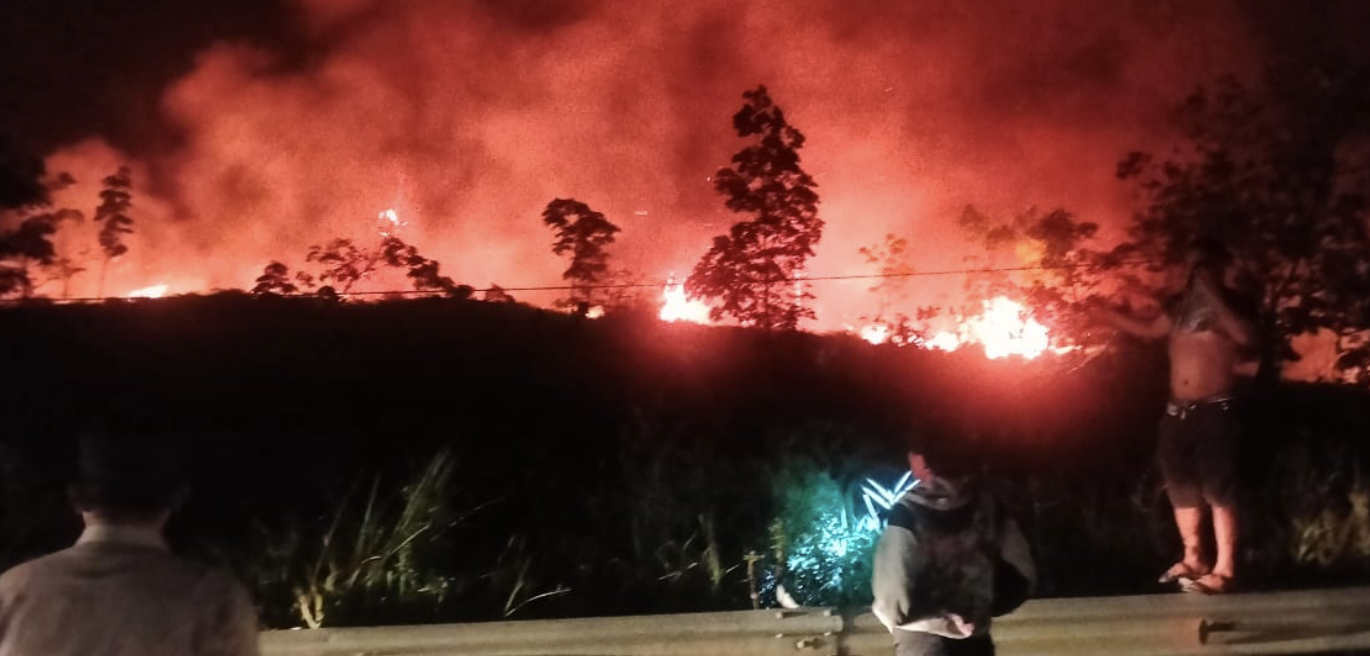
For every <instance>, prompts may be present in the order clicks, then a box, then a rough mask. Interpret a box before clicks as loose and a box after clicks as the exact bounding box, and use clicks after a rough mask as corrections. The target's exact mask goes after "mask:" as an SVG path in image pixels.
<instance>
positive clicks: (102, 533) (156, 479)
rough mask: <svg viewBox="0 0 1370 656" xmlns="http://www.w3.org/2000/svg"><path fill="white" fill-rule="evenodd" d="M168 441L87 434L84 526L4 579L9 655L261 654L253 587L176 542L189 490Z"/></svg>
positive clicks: (0, 589)
mask: <svg viewBox="0 0 1370 656" xmlns="http://www.w3.org/2000/svg"><path fill="white" fill-rule="evenodd" d="M163 445H164V444H163V443H158V442H157V441H156V440H151V439H145V438H139V437H137V436H132V435H122V436H118V437H114V436H110V435H108V434H106V435H97V436H90V437H87V438H85V439H83V440H82V441H81V443H80V445H79V448H78V451H79V453H78V456H77V463H76V467H75V476H74V477H73V478H74V480H72V482H71V484H70V487H69V490H68V492H69V496H70V499H71V503H72V506H73V507H74V508H75V510H76V511H77V512H78V513H79V514H80V515H81V519H82V521H83V522H84V525H85V530H84V531H83V532H82V533H81V536H80V538H79V539H78V540H77V541H76V544H75V545H73V546H71V547H69V548H67V549H64V550H62V551H58V552H56V553H53V554H49V555H47V556H43V557H41V558H38V559H35V560H32V561H29V562H27V563H24V564H21V565H19V566H17V567H15V568H13V569H11V570H9V571H7V572H5V573H4V574H3V575H0V656H78V655H79V656H89V655H91V654H101V655H104V656H135V655H136V656H161V655H166V656H173V655H175V656H257V654H258V644H257V643H258V635H257V632H258V626H257V617H256V611H255V610H254V608H253V606H252V603H251V600H250V598H249V596H248V593H247V590H246V588H245V587H244V586H243V585H242V584H241V583H240V582H238V581H236V580H234V579H233V578H231V577H229V576H227V575H225V574H222V573H219V572H216V571H213V570H211V569H209V568H206V567H202V566H199V565H196V564H192V563H189V562H186V561H184V560H181V559H179V558H177V557H176V556H174V555H172V554H171V553H170V551H169V549H168V547H167V544H166V541H165V540H164V538H163V529H164V527H165V525H166V523H167V520H168V519H169V518H170V517H171V515H172V513H174V512H175V511H176V510H178V509H179V507H180V506H181V503H182V501H183V499H184V498H185V494H186V488H185V485H184V484H183V483H184V482H183V477H182V476H181V474H180V470H179V468H178V467H177V466H176V464H175V462H174V459H173V458H172V457H171V456H170V454H169V453H168V451H167V450H166V449H164V448H162V446H163Z"/></svg>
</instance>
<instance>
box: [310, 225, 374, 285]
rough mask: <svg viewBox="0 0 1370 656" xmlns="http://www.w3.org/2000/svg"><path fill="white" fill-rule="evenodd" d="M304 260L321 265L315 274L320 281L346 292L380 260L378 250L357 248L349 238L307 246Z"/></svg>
mask: <svg viewBox="0 0 1370 656" xmlns="http://www.w3.org/2000/svg"><path fill="white" fill-rule="evenodd" d="M304 259H305V261H306V262H314V263H317V264H319V265H322V266H323V271H322V272H320V273H319V275H318V276H317V280H318V282H320V283H326V284H328V285H329V286H330V287H333V288H334V289H337V291H338V292H339V293H342V294H346V293H347V292H348V291H350V290H351V289H352V286H353V285H355V284H357V282H358V281H360V280H361V279H362V278H365V277H366V276H367V275H369V274H370V273H371V272H372V271H373V270H375V268H376V264H377V263H378V262H380V252H379V251H364V250H362V249H360V248H357V245H356V244H354V243H352V240H351V239H341V238H340V239H334V240H332V241H330V242H328V243H327V244H323V245H314V246H310V247H309V253H308V254H307V255H305V258H304Z"/></svg>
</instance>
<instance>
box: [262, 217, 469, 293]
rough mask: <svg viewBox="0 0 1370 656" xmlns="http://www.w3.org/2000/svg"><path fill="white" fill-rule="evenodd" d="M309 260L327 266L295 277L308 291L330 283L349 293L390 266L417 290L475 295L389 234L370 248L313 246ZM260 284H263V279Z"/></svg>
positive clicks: (342, 243)
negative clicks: (403, 275)
mask: <svg viewBox="0 0 1370 656" xmlns="http://www.w3.org/2000/svg"><path fill="white" fill-rule="evenodd" d="M305 261H306V262H313V263H317V264H320V265H323V267H324V268H323V270H322V271H321V272H320V273H319V274H318V275H317V276H314V275H310V274H309V273H306V272H300V273H297V274H296V275H295V279H296V281H297V282H299V283H300V284H301V285H303V286H305V287H306V288H312V287H313V286H314V285H315V284H319V283H327V284H328V285H329V286H330V287H335V288H336V287H341V289H338V293H342V294H346V293H348V292H350V291H351V290H352V287H353V285H355V284H357V283H358V282H359V281H361V280H362V279H363V278H366V277H368V276H370V275H372V274H373V273H374V272H376V271H377V269H379V268H380V267H390V268H394V269H401V270H403V271H404V272H405V275H406V276H407V277H408V278H409V280H410V282H411V283H412V284H413V285H414V289H415V290H418V291H437V292H442V293H444V294H446V295H448V296H452V297H455V298H469V297H470V295H471V292H470V291H468V290H470V287H469V286H464V285H458V284H456V283H455V282H454V281H453V280H452V279H451V278H449V277H447V276H444V275H442V272H441V268H442V265H441V264H439V263H438V261H437V260H430V259H428V258H426V257H424V256H423V255H421V254H420V253H419V251H418V249H417V248H415V247H414V246H412V245H410V244H407V243H405V242H404V240H402V239H400V238H399V237H397V236H395V235H393V234H389V233H386V234H383V236H382V238H381V240H380V242H379V243H377V244H376V246H375V247H374V248H369V249H363V248H359V247H358V246H357V245H356V244H355V243H354V242H353V241H352V240H351V239H334V240H332V241H330V242H328V243H327V244H324V245H315V246H311V247H310V248H309V254H308V255H306V256H305ZM273 264H275V263H273ZM267 268H268V269H270V266H268V267H267ZM258 282H261V279H260V278H259V279H258ZM463 288H465V289H463Z"/></svg>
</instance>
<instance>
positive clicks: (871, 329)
mask: <svg viewBox="0 0 1370 656" xmlns="http://www.w3.org/2000/svg"><path fill="white" fill-rule="evenodd" d="M860 335H861V338H862V339H864V340H866V341H868V342H870V343H872V344H883V343H885V341H887V340H888V339H889V328H888V327H886V326H884V325H882V324H874V325H870V326H866V327H865V328H862V329H861V330H860ZM918 344H919V345H920V346H922V347H923V348H926V349H937V350H941V351H955V350H957V349H959V348H961V347H962V346H965V345H967V344H980V345H981V346H982V347H983V348H984V349H985V357H987V358H990V359H999V358H1006V357H1009V356H1012V355H1017V356H1020V357H1024V358H1027V359H1032V358H1036V357H1038V356H1040V355H1042V354H1043V353H1045V352H1046V351H1047V350H1049V349H1051V350H1055V351H1057V352H1061V351H1062V350H1063V349H1059V348H1056V349H1053V347H1052V344H1051V336H1050V334H1049V332H1048V330H1047V327H1046V326H1043V325H1042V324H1041V323H1038V322H1037V320H1036V319H1033V318H1032V315H1031V313H1030V312H1028V310H1027V308H1025V307H1023V305H1022V304H1021V303H1018V302H1016V301H1013V300H1011V299H1009V298H1007V297H1004V296H998V297H995V298H993V299H990V300H988V301H985V302H984V305H983V311H982V312H981V313H980V314H979V315H977V316H973V317H966V318H965V319H964V320H962V321H961V324H960V325H959V326H957V328H956V331H955V332H951V331H945V330H943V331H939V332H937V333H934V334H933V335H932V336H931V337H928V338H926V339H924V340H921V341H920V342H918Z"/></svg>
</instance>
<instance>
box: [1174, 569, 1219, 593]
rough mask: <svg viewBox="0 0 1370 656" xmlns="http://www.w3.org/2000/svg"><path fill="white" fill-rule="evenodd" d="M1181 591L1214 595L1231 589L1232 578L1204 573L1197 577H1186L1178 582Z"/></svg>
mask: <svg viewBox="0 0 1370 656" xmlns="http://www.w3.org/2000/svg"><path fill="white" fill-rule="evenodd" d="M1180 590H1181V591H1183V592H1197V593H1199V594H1206V595H1216V594H1223V593H1225V592H1231V591H1232V579H1230V578H1228V577H1226V576H1219V575H1217V574H1205V575H1203V576H1200V577H1199V578H1197V579H1188V580H1186V581H1184V582H1182V583H1181V584H1180Z"/></svg>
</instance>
